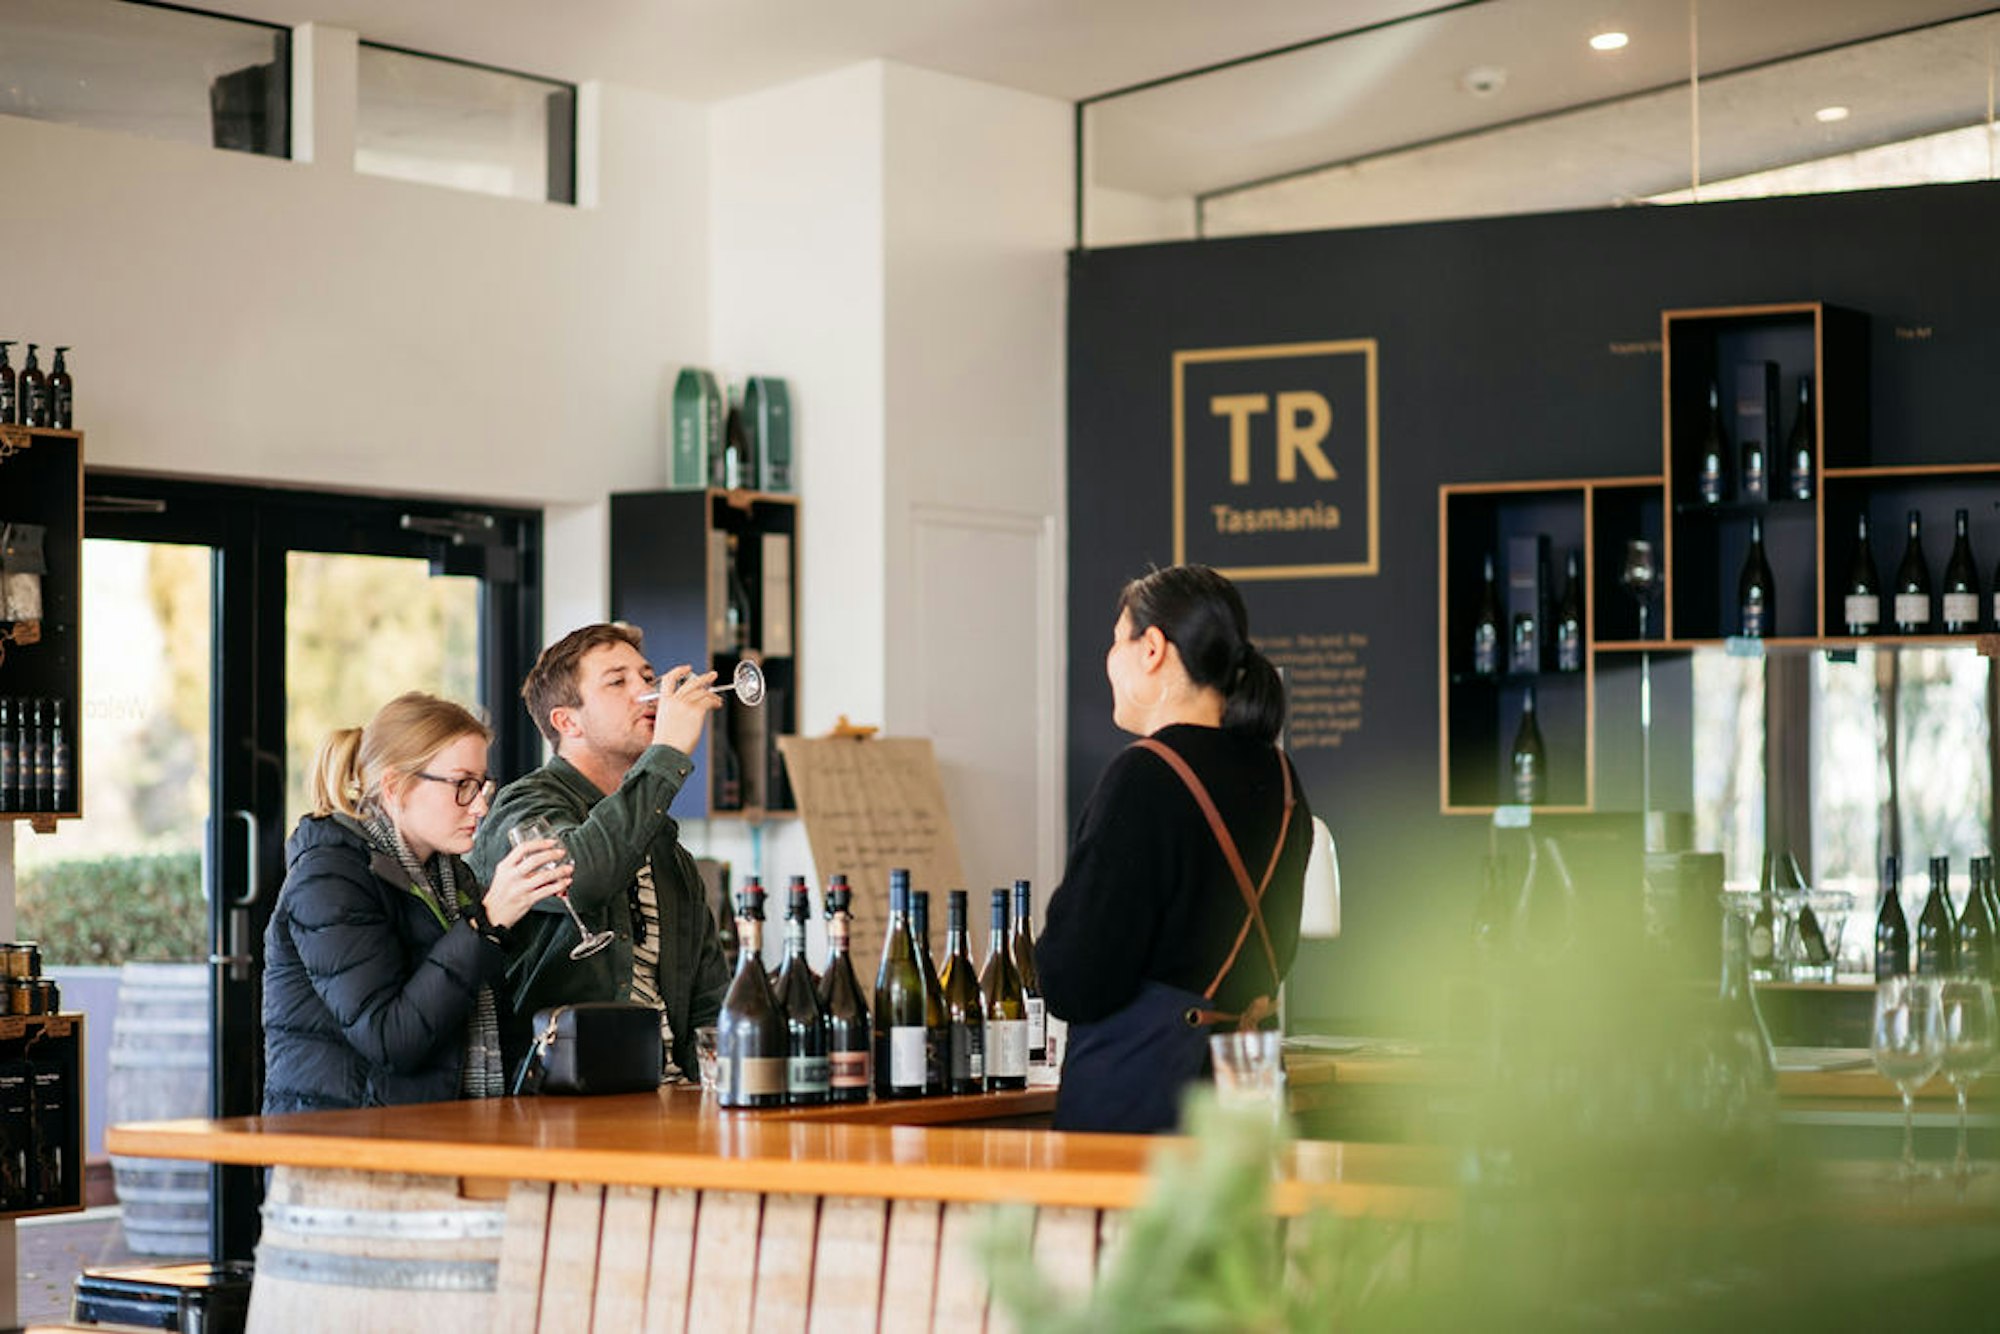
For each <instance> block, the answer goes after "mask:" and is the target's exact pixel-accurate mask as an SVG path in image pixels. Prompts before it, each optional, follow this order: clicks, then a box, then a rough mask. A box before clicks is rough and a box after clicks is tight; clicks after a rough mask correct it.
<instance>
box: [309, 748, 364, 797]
mask: <svg viewBox="0 0 2000 1334" xmlns="http://www.w3.org/2000/svg"><path fill="white" fill-rule="evenodd" d="M361 797H362V786H361V729H360V728H358V727H342V728H337V729H336V730H334V731H332V732H330V733H328V734H327V738H326V740H324V741H322V742H320V743H319V754H317V755H315V756H314V757H313V768H312V800H313V814H314V815H333V814H335V813H336V812H337V813H339V814H341V815H353V816H357V817H358V816H359V815H360V814H361Z"/></svg>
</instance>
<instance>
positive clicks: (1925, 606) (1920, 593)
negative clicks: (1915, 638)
mask: <svg viewBox="0 0 2000 1334" xmlns="http://www.w3.org/2000/svg"><path fill="white" fill-rule="evenodd" d="M1894 605H1895V621H1896V633H1897V634H1899V635H1920V634H1923V633H1924V632H1926V631H1927V630H1929V629H1930V628H1931V567H1930V566H1929V565H1928V564H1926V563H1925V561H1924V520H1923V516H1922V515H1920V514H1918V513H1917V512H1916V511H1915V510H1911V511H1910V540H1909V543H1908V544H1907V545H1906V546H1904V548H1903V563H1902V564H1900V565H1898V566H1897V567H1896V600H1895V604H1894Z"/></svg>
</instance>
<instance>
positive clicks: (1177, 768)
mask: <svg viewBox="0 0 2000 1334" xmlns="http://www.w3.org/2000/svg"><path fill="white" fill-rule="evenodd" d="M1104 666H1105V674H1106V675H1107V676H1108V677H1109V678H1110V680H1111V699H1112V715H1111V717H1112V721H1113V722H1114V723H1116V724H1117V725H1118V727H1119V728H1121V729H1122V730H1124V731H1127V732H1131V733H1133V734H1135V735H1136V736H1138V737H1139V738H1140V740H1138V741H1137V742H1135V743H1133V744H1132V745H1131V746H1129V747H1127V748H1126V749H1125V750H1124V751H1122V752H1120V754H1119V755H1118V756H1117V758H1115V759H1113V760H1112V761H1111V763H1110V765H1109V766H1107V767H1106V768H1105V771H1104V774H1103V776H1102V777H1100V778H1099V779H1098V783H1097V788H1096V790H1095V791H1093V792H1092V793H1091V796H1090V800H1089V802H1088V803H1087V804H1086V805H1085V807H1084V809H1083V814H1082V817H1081V818H1080V819H1079V820H1078V822H1077V828H1076V832H1075V836H1074V838H1073V840H1072V841H1071V844H1070V852H1069V863H1068V865H1067V867H1066V868H1065V869H1064V872H1063V880H1062V884H1061V885H1059V886H1058V887H1057V888H1056V892H1055V894H1054V896H1053V897H1052V898H1051V899H1050V901H1049V916H1048V923H1047V926H1046V927H1045V928H1044V930H1043V932H1042V936H1041V940H1040V942H1039V943H1038V945H1037V947H1036V951H1035V966H1036V968H1037V969H1038V970H1039V971H1040V973H1041V978H1042V988H1043V991H1044V992H1045V993H1046V997H1047V1001H1048V1005H1049V1009H1050V1011H1051V1012H1052V1013H1054V1014H1055V1015H1056V1016H1057V1017H1058V1018H1061V1019H1064V1020H1066V1021H1067V1022H1068V1023H1069V1024H1070V1042H1069V1051H1068V1053H1067V1055H1066V1057H1065V1059H1064V1062H1063V1075H1062V1086H1061V1091H1060V1092H1059V1093H1058V1095H1057V1101H1056V1115H1055V1125H1056V1128H1057V1129H1058V1130H1104V1131H1123V1132H1135V1133H1147V1132H1153V1131H1163V1130H1172V1129H1173V1128H1174V1126H1175V1124H1176V1122H1177V1120H1178V1118H1179V1110H1180V1095H1181V1092H1182V1090H1183V1089H1184V1088H1185V1087H1186V1086H1187V1085H1188V1084H1190V1083H1192V1082H1194V1081H1195V1080H1197V1079H1199V1078H1201V1076H1202V1075H1203V1074H1204V1073H1205V1072H1206V1070H1207V1068H1208V1036H1209V1034H1210V1033H1211V1032H1214V1031H1220V1030H1224V1029H1228V1028H1234V1027H1242V1028H1255V1027H1268V1026H1270V1025H1271V1023H1272V1022H1274V1020H1275V1003H1276V998H1277V991H1278V985H1279V983H1280V982H1282V981H1283V980H1284V975H1285V973H1286V971H1287V970H1289V969H1290V967H1291V963H1292V956H1293V954H1294V953H1295V951H1296V950H1297V947H1298V935H1299V906H1300V899H1301V887H1302V885H1303V882H1304V877H1305V867H1306V858H1307V856H1308V854H1309V853H1310V851H1311V846H1312V814H1311V812H1310V811H1309V810H1308V809H1307V808H1306V801H1305V794H1304V792H1302V791H1301V790H1300V787H1299V780H1298V774H1297V773H1296V772H1295V771H1294V770H1293V768H1292V764H1291V761H1290V759H1289V758H1287V757H1286V755H1285V753H1284V752H1283V751H1282V750H1280V749H1279V748H1278V745H1277V741H1278V735H1279V733H1280V732H1281V731H1282V730H1283V728H1284V723H1285V695H1284V685H1283V683H1282V682H1281V681H1280V680H1279V678H1278V671H1277V668H1275V667H1274V666H1272V665H1271V661H1270V659H1268V658H1266V657H1265V656H1264V655H1263V653H1261V652H1260V651H1259V650H1258V649H1257V646H1256V645H1255V644H1254V643H1252V642H1251V639H1250V624H1249V616H1248V614H1247V613H1246V612H1245V611H1244V609H1243V599H1242V597H1241V595H1239V594H1238V593H1237V591H1236V586H1235V585H1234V584H1232V583H1230V582H1229V580H1228V579H1226V578H1224V577H1223V576H1222V575H1220V574H1218V573H1217V572H1216V571H1214V570H1212V569H1209V568H1208V567H1207V566H1205V565H1176V566H1174V567H1173V568H1171V569H1166V570H1155V571H1153V572H1152V573H1151V574H1148V575H1145V576H1143V577H1142V578H1138V579H1134V580H1133V581H1132V582H1131V583H1129V584H1127V585H1126V586H1125V589H1124V591H1123V592H1122V593H1121V594H1120V595H1119V598H1118V619H1117V624H1116V625H1115V626H1114V627H1113V629H1112V632H1111V648H1110V651H1109V652H1108V653H1107V654H1106V655H1105V663H1104Z"/></svg>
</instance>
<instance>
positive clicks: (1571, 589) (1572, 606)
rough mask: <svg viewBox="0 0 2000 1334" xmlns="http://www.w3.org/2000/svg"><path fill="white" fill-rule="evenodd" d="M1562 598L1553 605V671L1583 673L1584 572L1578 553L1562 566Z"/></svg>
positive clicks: (1572, 553)
mask: <svg viewBox="0 0 2000 1334" xmlns="http://www.w3.org/2000/svg"><path fill="white" fill-rule="evenodd" d="M1563 574H1564V578H1563V591H1562V599H1561V600H1560V601H1559V602H1558V603H1557V604H1556V670H1557V671H1559V672H1580V671H1582V670H1583V570H1582V567H1581V561H1580V559H1579V557H1578V554H1577V553H1576V552H1574V551H1572V552H1570V553H1569V557H1568V560H1567V561H1566V562H1565V566H1564V571H1563Z"/></svg>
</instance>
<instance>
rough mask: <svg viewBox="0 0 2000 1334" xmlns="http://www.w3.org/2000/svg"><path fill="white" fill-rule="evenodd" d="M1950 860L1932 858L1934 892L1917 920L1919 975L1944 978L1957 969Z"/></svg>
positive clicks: (1932, 891)
mask: <svg viewBox="0 0 2000 1334" xmlns="http://www.w3.org/2000/svg"><path fill="white" fill-rule="evenodd" d="M1950 881H1951V859H1950V858H1948V857H1933V858H1931V892H1930V897H1929V898H1927V899H1925V900H1924V910H1923V912H1922V914H1920V915H1919V916H1918V918H1917V960H1916V962H1917V975H1918V976H1919V977H1943V976H1945V975H1946V974H1948V973H1950V972H1951V971H1952V970H1953V969H1955V968H1957V967H1958V931H1957V927H1956V924H1955V922H1954V920H1953V918H1954V914H1953V913H1952V910H1951V887H1950Z"/></svg>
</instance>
